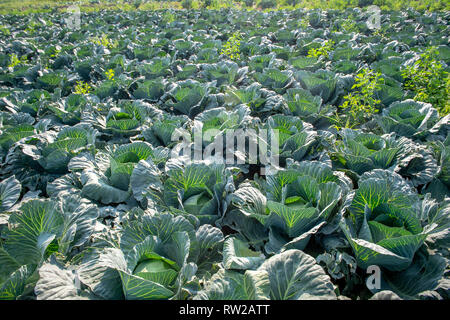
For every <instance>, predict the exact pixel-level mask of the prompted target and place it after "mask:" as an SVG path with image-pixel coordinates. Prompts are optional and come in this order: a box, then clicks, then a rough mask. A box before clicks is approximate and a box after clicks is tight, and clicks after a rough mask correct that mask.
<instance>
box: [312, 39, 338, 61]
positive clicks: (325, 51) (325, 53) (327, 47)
mask: <svg viewBox="0 0 450 320" xmlns="http://www.w3.org/2000/svg"><path fill="white" fill-rule="evenodd" d="M333 45H334V41H333V40H326V41H325V42H324V43H323V45H321V46H320V47H319V48H311V49H309V51H308V57H314V58H319V57H325V58H328V57H329V55H330V52H331V51H333Z"/></svg>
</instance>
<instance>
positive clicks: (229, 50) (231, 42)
mask: <svg viewBox="0 0 450 320" xmlns="http://www.w3.org/2000/svg"><path fill="white" fill-rule="evenodd" d="M241 40H242V37H241V34H240V33H239V32H238V31H236V32H235V33H233V34H232V35H231V37H230V38H229V39H228V40H227V42H226V43H225V44H224V45H223V48H222V50H221V52H220V54H224V55H226V56H228V58H230V59H231V60H239V59H240V58H241V51H240V46H241Z"/></svg>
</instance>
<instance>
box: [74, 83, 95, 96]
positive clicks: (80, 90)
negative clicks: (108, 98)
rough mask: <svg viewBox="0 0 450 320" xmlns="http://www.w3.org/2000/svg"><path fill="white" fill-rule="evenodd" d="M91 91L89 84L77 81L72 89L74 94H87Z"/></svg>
mask: <svg viewBox="0 0 450 320" xmlns="http://www.w3.org/2000/svg"><path fill="white" fill-rule="evenodd" d="M91 90H92V87H91V85H90V84H89V83H86V82H84V81H77V85H76V86H75V88H74V91H73V93H74V94H88V93H90V92H91Z"/></svg>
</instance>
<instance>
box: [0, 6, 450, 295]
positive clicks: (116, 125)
mask: <svg viewBox="0 0 450 320" xmlns="http://www.w3.org/2000/svg"><path fill="white" fill-rule="evenodd" d="M350 14H352V15H353V16H354V17H355V21H356V26H357V28H358V30H359V32H356V31H355V32H346V31H345V30H343V27H342V26H343V22H344V21H346V19H347V17H348V16H349V15H350ZM170 15H172V17H174V18H175V19H173V20H174V21H173V22H170V23H167V22H166V21H170V20H172V19H168V17H170ZM64 18H66V16H65V14H56V13H53V14H42V15H40V16H34V15H29V16H24V17H18V16H2V21H4V23H5V24H7V27H8V28H9V30H10V32H11V35H12V37H6V36H3V35H0V42H1V44H2V46H1V50H0V97H1V99H0V109H1V111H0V124H1V126H0V130H1V131H0V159H1V168H0V176H1V179H2V181H1V182H0V299H17V298H19V299H29V298H32V299H34V298H37V299H123V298H126V299H336V298H339V299H345V298H347V297H349V298H352V299H357V298H361V299H369V298H373V299H395V298H404V299H447V298H448V288H449V282H448V281H449V280H448V258H449V253H448V249H449V236H448V232H449V215H450V202H449V195H450V193H449V189H448V188H449V186H450V167H449V165H450V161H449V157H450V138H449V136H448V131H449V117H448V116H446V117H440V116H439V115H438V112H437V111H436V109H435V108H434V107H433V106H432V105H430V104H427V103H423V102H418V101H413V100H411V98H412V97H413V96H414V95H413V94H412V93H411V92H408V91H406V90H404V89H403V87H402V81H403V79H402V76H401V72H400V70H401V68H403V67H404V66H406V65H409V64H411V63H413V62H414V61H415V59H417V57H418V54H419V53H420V52H421V51H422V50H423V49H424V48H425V47H428V46H431V45H433V46H436V47H437V48H438V51H439V57H440V59H441V60H442V63H443V64H444V65H445V67H446V68H447V65H446V63H448V62H449V60H450V49H449V47H448V37H446V36H445V34H447V33H448V23H449V15H448V14H447V13H433V14H426V15H423V14H419V13H417V12H414V11H405V12H403V13H395V12H392V13H386V14H383V15H382V19H381V23H382V25H387V26H388V27H387V28H386V29H387V30H388V31H387V34H385V35H381V34H379V33H374V32H373V30H369V29H368V28H367V25H366V23H365V21H366V20H367V18H368V14H367V13H365V12H363V11H361V10H360V9H355V10H347V11H346V12H339V11H301V10H296V11H289V12H283V11H281V12H271V13H261V12H238V11H227V12H225V13H224V12H217V11H208V10H202V11H156V12H126V13H125V12H124V13H114V14H112V13H108V12H100V13H89V14H82V15H81V29H80V30H78V31H77V30H71V29H69V28H67V27H66V26H65V24H64ZM305 18H308V21H309V24H306V25H305V23H302V20H304V19H305ZM235 31H241V32H242V33H243V39H242V40H241V44H240V59H238V60H237V61H231V60H229V59H228V58H227V57H226V55H224V54H221V49H222V47H223V45H224V43H225V42H226V41H227V39H228V38H229V37H230V35H231V34H232V33H233V32H235ZM12 38H14V39H15V40H11V39H12ZM326 40H333V41H334V42H335V48H334V50H333V51H332V52H330V56H329V58H328V59H325V58H323V57H322V58H314V57H308V56H307V54H308V51H309V50H310V49H311V48H319V47H321V46H322V44H323V43H324V42H325V41H326ZM14 55H15V56H16V57H17V58H20V61H19V62H18V63H17V61H16V63H15V64H16V65H13V62H14V61H13V60H14V59H13V56H14ZM365 66H368V67H371V68H373V69H375V70H378V71H380V72H381V73H382V74H383V78H384V79H385V83H384V84H383V85H382V86H381V89H380V90H379V91H377V92H376V95H377V98H378V99H380V100H381V108H380V109H381V111H380V113H378V114H376V115H375V116H374V117H373V119H371V121H369V122H368V123H366V124H364V125H363V126H362V127H360V128H357V129H342V130H339V131H337V130H336V129H334V128H333V127H332V126H331V123H330V121H329V116H330V115H332V114H333V113H334V112H335V111H336V110H338V109H339V105H340V104H341V103H342V102H343V97H344V96H345V95H346V94H348V92H349V91H350V90H351V87H352V85H353V83H354V75H355V73H356V72H357V71H358V70H359V69H360V68H361V67H365ZM80 81H82V82H83V83H84V84H86V83H88V84H89V85H90V86H91V90H90V91H89V90H87V91H86V92H85V93H83V94H82V93H74V88H75V86H76V85H77V82H78V84H80ZM181 129H183V130H184V131H183V132H186V133H187V135H188V136H189V137H191V138H192V140H193V141H194V136H195V133H196V132H202V131H203V132H206V130H211V129H214V130H216V131H215V132H216V135H215V136H219V137H220V136H221V135H226V133H227V132H229V130H237V129H240V130H242V132H243V133H245V134H248V136H249V139H250V140H251V139H254V136H252V134H254V132H259V131H262V130H263V129H267V130H269V131H270V130H278V132H279V141H278V142H279V148H278V150H275V151H274V153H275V154H278V155H279V168H278V169H279V170H278V171H277V172H276V173H274V174H272V175H267V176H264V175H260V174H259V173H260V172H259V169H261V168H262V167H263V166H264V163H262V162H261V160H258V161H257V163H255V164H251V165H250V164H227V165H226V164H223V163H217V162H214V161H212V160H211V159H203V160H197V161H188V159H187V158H186V157H173V156H172V154H171V151H172V150H173V149H174V147H175V146H176V144H177V141H174V139H173V136H174V133H175V134H176V133H177V132H178V131H180V130H181ZM210 132H211V131H210ZM213 138H214V136H213V137H210V138H208V139H204V140H203V142H202V144H201V148H202V151H205V150H207V149H208V147H211V145H212V143H213V141H214V139H213ZM191 147H192V150H194V151H195V149H196V148H197V147H196V146H194V145H192V146H191ZM217 151H218V150H216V152H217ZM247 151H248V150H247ZM238 157H240V158H244V159H248V158H249V157H251V155H250V154H248V152H247V154H239V155H238ZM371 266H377V267H378V268H380V269H379V270H380V272H381V273H380V276H381V278H380V281H375V285H370V283H369V285H367V284H366V278H367V277H368V275H369V274H368V273H367V270H368V269H370V267H371Z"/></svg>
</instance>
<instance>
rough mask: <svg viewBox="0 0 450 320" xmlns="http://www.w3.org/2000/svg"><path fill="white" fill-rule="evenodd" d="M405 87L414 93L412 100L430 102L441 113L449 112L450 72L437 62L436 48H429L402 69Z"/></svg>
mask: <svg viewBox="0 0 450 320" xmlns="http://www.w3.org/2000/svg"><path fill="white" fill-rule="evenodd" d="M402 76H403V78H404V79H405V83H404V86H405V88H406V89H408V90H411V91H413V92H414V93H415V96H414V100H416V101H423V102H428V103H431V104H432V105H433V106H434V107H435V108H436V109H437V110H438V111H439V113H440V114H441V115H447V114H449V113H450V104H449V95H450V74H449V73H448V72H447V71H446V70H445V68H444V66H443V65H442V63H441V62H439V57H438V52H437V50H436V48H429V49H427V50H426V51H425V52H424V53H422V54H421V55H420V58H419V59H417V60H416V61H415V62H414V64H412V65H408V66H406V67H405V68H404V69H403V70H402Z"/></svg>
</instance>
